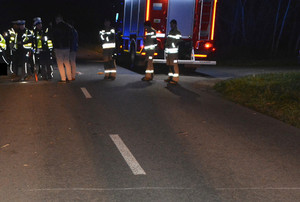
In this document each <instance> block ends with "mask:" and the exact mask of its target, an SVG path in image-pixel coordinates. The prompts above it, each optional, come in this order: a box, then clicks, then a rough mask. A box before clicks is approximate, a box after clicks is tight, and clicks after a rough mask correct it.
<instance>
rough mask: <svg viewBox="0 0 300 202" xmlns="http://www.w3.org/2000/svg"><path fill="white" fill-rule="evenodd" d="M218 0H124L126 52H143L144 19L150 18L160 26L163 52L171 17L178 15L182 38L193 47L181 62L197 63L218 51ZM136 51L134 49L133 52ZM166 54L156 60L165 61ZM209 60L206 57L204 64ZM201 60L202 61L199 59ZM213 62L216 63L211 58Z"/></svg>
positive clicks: (159, 38)
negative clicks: (216, 23)
mask: <svg viewBox="0 0 300 202" xmlns="http://www.w3.org/2000/svg"><path fill="white" fill-rule="evenodd" d="M216 4H217V0H125V2H124V17H123V37H122V39H123V45H122V50H123V51H124V52H130V53H131V55H132V54H137V55H144V54H143V37H144V22H145V21H148V20H149V21H151V23H152V26H153V28H154V29H156V30H157V36H158V47H159V49H160V50H158V51H160V52H163V49H164V41H165V39H166V36H167V34H168V32H169V31H170V21H171V20H172V19H175V20H176V21H177V24H178V30H179V31H180V32H181V33H182V39H183V40H185V41H191V44H192V47H191V49H192V51H191V53H189V54H190V57H189V59H184V60H187V61H183V60H182V61H181V64H188V63H189V62H188V61H189V60H190V64H198V63H197V61H198V60H207V58H208V57H209V56H210V55H211V54H212V53H213V52H214V51H215V48H214V47H213V40H214V25H215V15H216ZM133 52H134V53H133ZM164 59H165V56H164V54H160V57H159V58H156V59H155V60H154V62H155V63H163V62H164V61H165V60H164ZM203 63H204V64H209V63H210V62H209V61H205V62H204V61H203V62H202V63H201V64H203ZM199 64H200V63H199ZM211 64H216V62H215V61H211Z"/></svg>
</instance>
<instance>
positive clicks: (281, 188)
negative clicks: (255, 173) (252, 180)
mask: <svg viewBox="0 0 300 202" xmlns="http://www.w3.org/2000/svg"><path fill="white" fill-rule="evenodd" d="M216 190H218V191H243V190H245V191H247V190H300V187H244V188H234V187H233V188H216Z"/></svg>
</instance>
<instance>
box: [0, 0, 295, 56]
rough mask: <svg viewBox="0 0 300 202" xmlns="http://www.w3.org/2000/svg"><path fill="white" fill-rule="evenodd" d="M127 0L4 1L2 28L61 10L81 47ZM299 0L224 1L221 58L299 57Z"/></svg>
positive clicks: (218, 24)
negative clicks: (105, 19)
mask: <svg viewBox="0 0 300 202" xmlns="http://www.w3.org/2000/svg"><path fill="white" fill-rule="evenodd" d="M121 2H122V0H98V1H96V0H82V1H71V0H52V1H42V0H40V1H37V0H0V8H1V12H0V31H1V32H3V31H5V30H7V29H8V28H9V27H10V26H11V24H10V22H11V21H12V20H16V19H25V20H26V21H27V23H26V26H27V27H28V28H31V27H32V19H33V18H34V17H37V16H39V17H42V20H43V22H44V23H43V24H44V27H46V26H47V25H48V24H49V22H52V21H53V20H54V17H55V15H56V14H58V13H60V14H62V15H63V16H64V17H65V20H66V21H71V20H72V21H74V22H75V27H76V28H77V30H78V32H79V36H80V45H81V46H85V45H87V46H91V45H95V44H97V42H98V31H99V30H100V29H101V27H102V23H103V20H104V18H111V19H114V15H115V10H118V9H119V8H120V7H121ZM299 36H300V0H219V1H218V10H217V20H216V37H215V40H216V41H215V43H216V46H217V53H218V54H217V55H218V57H219V58H220V59H240V58H248V59H259V58H278V57H295V56H296V55H297V54H298V50H299V44H300V37H299Z"/></svg>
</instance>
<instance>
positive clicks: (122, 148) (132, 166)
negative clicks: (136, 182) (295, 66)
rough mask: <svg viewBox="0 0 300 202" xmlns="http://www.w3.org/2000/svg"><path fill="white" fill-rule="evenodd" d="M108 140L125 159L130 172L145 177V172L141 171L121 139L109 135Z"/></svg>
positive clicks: (117, 136)
mask: <svg viewBox="0 0 300 202" xmlns="http://www.w3.org/2000/svg"><path fill="white" fill-rule="evenodd" d="M110 138H111V139H112V141H113V142H114V143H115V145H116V146H117V148H118V150H119V151H120V153H121V155H122V156H123V158H124V159H125V161H126V163H127V164H128V166H129V167H130V169H131V171H132V172H133V174H134V175H146V172H145V171H144V170H143V168H142V167H141V166H140V164H139V163H138V162H137V160H136V159H135V157H134V156H133V155H132V153H131V152H130V151H129V149H128V148H127V146H126V145H125V144H124V142H123V141H122V139H121V138H120V136H119V135H110Z"/></svg>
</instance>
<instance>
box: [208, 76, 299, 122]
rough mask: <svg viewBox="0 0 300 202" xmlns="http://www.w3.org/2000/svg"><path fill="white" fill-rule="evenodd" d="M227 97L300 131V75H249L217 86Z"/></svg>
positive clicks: (222, 82) (216, 88)
mask: <svg viewBox="0 0 300 202" xmlns="http://www.w3.org/2000/svg"><path fill="white" fill-rule="evenodd" d="M214 88H215V90H217V91H218V92H220V93H221V94H222V95H223V96H224V97H225V98H227V99H229V100H231V101H234V102H236V103H239V104H241V105H244V106H246V107H249V108H252V109H254V110H256V111H258V112H261V113H264V114H267V115H269V116H272V117H274V118H277V119H279V120H281V121H283V122H286V123H288V124H291V125H293V126H296V127H298V128H300V73H299V72H297V73H294V72H292V73H278V74H262V75H256V76H247V77H243V78H238V79H231V80H226V81H221V82H219V83H217V84H216V85H215V86H214Z"/></svg>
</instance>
